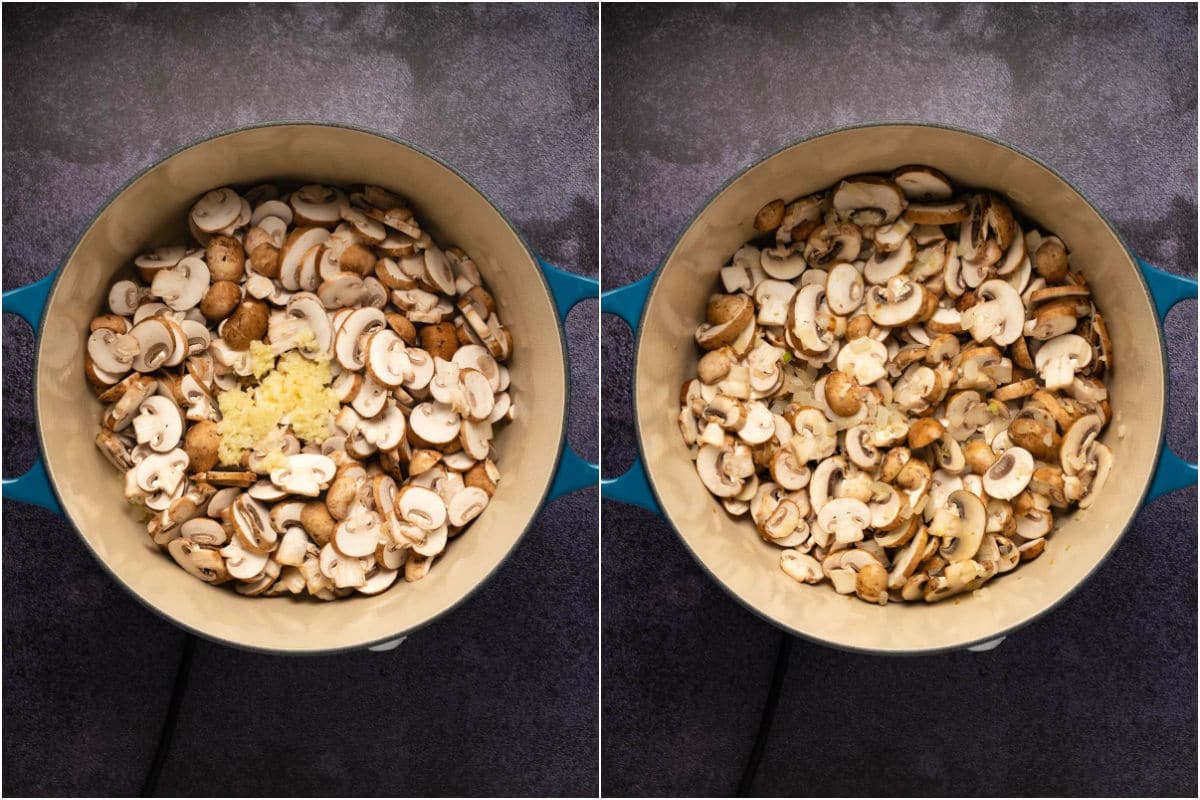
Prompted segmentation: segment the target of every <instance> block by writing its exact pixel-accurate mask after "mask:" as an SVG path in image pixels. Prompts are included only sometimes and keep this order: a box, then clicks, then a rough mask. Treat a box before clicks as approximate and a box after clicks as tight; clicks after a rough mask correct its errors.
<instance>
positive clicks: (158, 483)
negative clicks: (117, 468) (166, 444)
mask: <svg viewBox="0 0 1200 800" xmlns="http://www.w3.org/2000/svg"><path fill="white" fill-rule="evenodd" d="M134 463H135V464H136V466H135V467H134V468H133V469H132V470H130V472H131V473H132V474H133V475H134V481H135V485H136V486H137V487H138V488H139V489H141V490H142V491H143V492H147V493H152V492H161V493H163V494H165V495H175V494H177V493H180V489H181V488H182V487H183V486H184V484H185V483H186V476H185V470H186V469H187V465H188V456H187V453H185V452H184V451H182V450H172V451H170V452H168V453H161V454H159V453H152V454H149V455H147V456H145V457H144V458H142V459H141V460H140V461H138V460H135V461H134ZM164 508H165V506H164ZM155 510H157V511H161V510H162V509H155Z"/></svg>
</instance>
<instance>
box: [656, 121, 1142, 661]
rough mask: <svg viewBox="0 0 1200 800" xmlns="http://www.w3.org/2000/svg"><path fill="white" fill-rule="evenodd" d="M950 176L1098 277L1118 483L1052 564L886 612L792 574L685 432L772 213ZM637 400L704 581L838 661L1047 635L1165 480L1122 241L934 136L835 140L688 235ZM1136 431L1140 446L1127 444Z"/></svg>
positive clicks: (1109, 435) (1005, 154) (1019, 171)
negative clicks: (763, 223) (860, 189)
mask: <svg viewBox="0 0 1200 800" xmlns="http://www.w3.org/2000/svg"><path fill="white" fill-rule="evenodd" d="M909 163H921V164H929V165H932V166H935V167H937V168H938V169H940V170H942V171H943V172H945V173H946V174H947V175H949V176H950V177H951V178H952V179H953V180H955V181H956V182H957V183H959V184H961V185H967V186H979V187H986V188H990V189H994V190H996V191H1000V192H1003V193H1004V194H1006V195H1007V196H1008V197H1009V198H1010V200H1011V201H1012V203H1013V204H1014V206H1015V208H1016V209H1017V210H1018V211H1019V212H1020V213H1021V214H1022V215H1024V216H1025V217H1026V218H1029V219H1032V220H1034V221H1036V222H1038V223H1040V225H1041V226H1042V227H1043V228H1046V229H1049V230H1052V231H1053V232H1055V233H1057V234H1058V235H1059V236H1061V237H1062V238H1063V240H1064V241H1065V242H1066V244H1067V246H1068V248H1069V249H1070V251H1071V253H1072V258H1073V263H1074V264H1077V265H1078V266H1079V267H1081V268H1082V269H1083V271H1084V273H1085V275H1086V276H1087V278H1088V280H1089V282H1090V284H1091V287H1092V291H1093V292H1094V295H1095V298H1096V302H1097V303H1098V305H1099V307H1100V309H1101V310H1102V312H1103V314H1104V317H1105V319H1106V321H1107V322H1108V326H1109V330H1110V333H1111V336H1112V339H1113V342H1114V346H1115V351H1116V352H1115V363H1116V369H1115V372H1114V373H1113V375H1112V376H1111V377H1110V378H1109V388H1110V392H1111V404H1112V408H1113V410H1114V414H1115V421H1114V423H1113V424H1112V425H1111V426H1110V427H1109V428H1108V429H1107V430H1106V431H1105V434H1104V436H1103V437H1102V440H1103V441H1104V442H1105V443H1106V444H1107V445H1108V446H1109V447H1111V448H1112V449H1113V452H1114V454H1115V456H1116V468H1115V470H1114V473H1113V477H1112V479H1111V480H1110V481H1109V483H1108V486H1107V487H1106V490H1105V492H1104V494H1103V496H1102V497H1101V498H1100V499H1099V500H1098V501H1097V502H1096V504H1095V505H1094V506H1093V507H1092V508H1091V509H1090V510H1088V511H1085V512H1076V513H1074V514H1072V515H1070V516H1069V517H1067V518H1065V519H1063V520H1062V521H1060V523H1059V527H1058V530H1056V532H1055V533H1054V535H1053V536H1052V537H1051V538H1050V539H1049V541H1048V545H1047V547H1046V551H1045V553H1044V554H1043V555H1042V556H1041V557H1040V558H1039V559H1037V560H1036V561H1033V562H1030V563H1027V564H1023V565H1022V566H1021V567H1020V568H1019V569H1018V570H1017V571H1016V572H1015V573H1012V574H1009V575H1005V576H1002V577H1000V578H998V579H995V580H993V581H991V582H989V583H988V584H987V586H986V588H985V590H984V591H983V592H981V593H979V594H976V595H973V596H965V597H960V598H955V599H952V600H948V601H945V602H942V603H938V604H934V605H925V604H923V603H919V604H889V605H887V606H886V607H879V606H871V605H867V604H866V603H863V602H861V601H858V600H856V599H854V598H852V597H845V596H842V595H838V594H836V593H835V592H834V591H833V590H832V589H831V588H830V587H829V585H828V584H823V585H821V586H815V587H814V586H807V585H801V584H798V583H796V582H794V581H792V580H791V579H789V578H787V577H786V576H785V575H784V574H783V573H782V572H781V571H780V568H779V553H780V550H779V548H777V547H774V546H772V545H768V544H766V543H764V542H763V541H761V540H760V539H759V537H758V535H757V534H756V533H755V531H754V529H753V526H752V524H751V523H749V522H748V521H746V520H744V519H735V518H733V517H730V516H729V515H728V514H726V513H725V511H724V510H723V509H722V507H721V506H720V504H719V503H718V502H717V501H716V500H715V499H714V498H713V497H712V496H711V495H710V494H709V493H708V492H707V491H706V490H705V488H704V486H703V485H702V484H701V482H700V480H699V478H698V477H697V475H696V471H695V469H694V467H693V465H692V462H691V461H690V460H689V458H688V450H687V447H686V446H685V445H684V443H683V439H682V438H681V436H680V434H679V429H678V425H677V421H676V415H677V413H678V404H679V400H678V398H679V387H680V385H681V383H682V382H683V381H684V380H685V379H687V378H690V377H693V376H694V375H695V366H696V361H697V357H698V351H697V348H696V346H695V344H694V341H693V338H692V337H693V334H694V333H695V330H696V327H697V325H699V324H700V322H702V321H703V314H704V307H705V299H706V298H707V296H708V295H709V294H710V293H711V292H713V291H715V289H714V287H715V286H716V285H717V277H718V272H719V270H720V268H721V267H722V266H723V265H724V264H727V263H728V262H729V258H730V257H731V256H732V254H733V253H734V251H735V250H736V249H737V248H738V247H739V246H740V245H741V244H742V243H743V242H745V241H746V240H747V239H749V238H751V237H752V236H753V235H754V230H753V220H754V215H755V213H756V212H757V211H758V209H759V208H761V207H762V206H763V205H764V204H765V203H767V202H769V201H770V200H772V199H774V198H777V197H782V198H784V199H791V198H795V197H799V196H801V195H805V194H808V193H811V192H814V191H817V190H820V189H822V188H824V187H827V186H829V185H831V184H832V183H834V182H835V181H837V180H838V179H840V178H842V177H844V176H847V175H852V174H856V173H869V172H887V171H890V170H891V169H893V168H895V167H898V166H900V165H903V164H909ZM636 358H637V366H636V374H635V386H634V400H635V405H636V420H637V424H638V429H639V437H640V445H641V450H642V456H643V459H644V462H645V470H646V474H647V477H648V478H649V481H650V484H651V485H652V487H653V489H654V492H655V495H656V497H657V500H658V503H659V505H660V507H661V509H662V511H663V513H664V514H666V516H667V517H668V519H670V520H671V522H672V523H673V524H674V526H675V528H676V530H677V531H678V532H679V534H680V536H681V537H682V538H683V540H684V543H685V544H686V545H687V546H688V548H689V549H691V551H692V553H693V554H694V555H695V557H696V558H697V559H698V560H699V561H700V563H701V564H702V565H703V566H704V568H705V569H706V570H707V571H708V572H709V573H710V574H711V575H712V576H713V577H714V578H715V579H716V580H717V581H718V582H719V583H720V584H721V585H723V586H724V588H725V589H726V590H727V591H729V592H730V593H731V594H732V595H733V596H734V597H736V598H737V599H738V600H740V601H741V602H742V603H744V604H745V605H746V606H748V607H749V608H751V609H752V610H754V611H755V612H756V613H758V614H759V615H761V616H763V617H764V618H766V619H768V620H770V621H772V622H773V623H775V624H777V625H779V626H780V627H783V628H785V629H787V630H790V631H793V632H795V633H797V634H800V635H802V636H806V637H809V638H812V639H816V640H819V641H822V642H825V643H828V644H831V645H835V646H838V647H844V648H850V649H856V650H867V651H874V652H883V653H914V652H928V651H933V650H941V649H950V648H958V647H963V646H966V645H970V644H973V643H977V642H981V641H987V640H989V639H994V638H995V637H997V636H1000V635H1003V634H1004V633H1006V632H1008V631H1010V630H1012V629H1014V628H1016V627H1018V626H1020V625H1022V624H1024V623H1026V622H1029V621H1030V620H1032V619H1033V618H1034V617H1036V616H1038V615H1039V614H1041V613H1042V612H1044V611H1046V610H1048V609H1049V608H1051V607H1053V606H1054V605H1055V604H1057V603H1058V602H1059V601H1061V600H1062V599H1063V598H1064V597H1066V596H1067V595H1068V594H1069V593H1070V592H1071V591H1072V590H1073V589H1075V588H1076V587H1077V586H1078V585H1079V584H1080V583H1081V582H1082V581H1083V580H1084V579H1085V578H1086V577H1087V576H1088V575H1089V574H1090V573H1091V572H1092V571H1093V570H1094V569H1095V568H1096V567H1097V566H1098V565H1099V564H1100V563H1101V561H1102V560H1103V559H1104V558H1105V556H1106V555H1107V554H1108V553H1109V551H1110V550H1112V548H1113V547H1114V546H1115V545H1116V543H1117V542H1118V540H1119V539H1120V537H1121V535H1122V533H1123V532H1124V530H1125V528H1126V526H1127V525H1128V524H1129V522H1130V520H1131V519H1132V518H1133V515H1134V513H1135V512H1136V511H1137V508H1138V506H1139V505H1140V503H1141V501H1142V497H1143V495H1144V493H1145V491H1146V487H1147V485H1148V484H1149V482H1150V479H1151V476H1152V475H1153V472H1154V466H1155V462H1156V458H1157V456H1158V452H1159V447H1160V443H1161V440H1162V435H1163V409H1164V385H1165V384H1164V375H1165V369H1164V357H1163V348H1162V339H1161V335H1160V333H1159V328H1158V321H1157V318H1156V316H1155V309H1154V305H1153V303H1152V302H1151V300H1150V298H1149V296H1148V294H1147V291H1146V288H1145V284H1144V282H1143V281H1142V277H1141V275H1140V273H1139V271H1138V269H1137V267H1136V265H1135V264H1134V262H1133V259H1132V257H1131V256H1130V254H1129V251H1128V249H1127V248H1126V247H1125V246H1124V244H1123V243H1122V242H1121V240H1120V238H1119V237H1118V236H1117V234H1116V233H1115V232H1114V231H1113V230H1112V228H1111V227H1110V226H1109V225H1108V224H1107V223H1106V222H1105V220H1104V219H1103V218H1102V217H1101V215H1100V214H1099V213H1098V212H1097V211H1096V210H1095V209H1094V208H1093V207H1092V206H1091V205H1090V204H1089V203H1088V202H1087V201H1086V200H1085V199H1084V198H1083V197H1082V196H1081V195H1079V194H1078V193H1077V192H1076V191H1075V190H1074V189H1073V188H1072V187H1070V186H1069V185H1068V184H1067V183H1066V182H1065V181H1064V180H1062V179H1061V178H1059V177H1058V176H1057V175H1055V174H1054V173H1053V172H1052V171H1050V170H1049V169H1047V168H1046V167H1044V166H1042V165H1040V164H1039V163H1037V162H1036V161H1034V160H1033V159H1031V158H1028V157H1026V156H1024V155H1022V154H1020V153H1018V152H1016V151H1014V150H1012V149H1010V148H1008V147H1006V146H1004V145H1001V144H999V143H996V142H993V141H991V140H988V139H985V138H982V137H979V136H976V135H973V134H970V133H966V132H962V131H957V130H950V129H944V128H937V127H931V126H924V125H903V124H900V125H880V126H871V127H863V128H854V129H848V130H843V131H836V132H833V133H830V134H826V135H823V136H820V137H817V138H815V139H811V140H808V141H806V142H802V143H800V144H797V145H795V146H793V147H791V148H789V149H787V150H784V151H782V152H780V153H778V154H776V155H774V156H772V157H770V158H768V159H766V160H764V161H762V162H760V163H759V164H757V165H755V166H753V167H751V168H750V169H749V170H747V171H746V172H745V173H743V174H742V175H741V176H739V177H738V178H737V179H736V180H734V181H733V182H731V183H730V184H729V185H728V186H726V187H725V188H724V189H723V190H721V191H720V192H719V193H718V194H717V195H716V196H715V197H713V198H712V200H710V201H709V203H708V205H707V206H706V207H705V208H704V209H703V211H701V212H700V214H699V215H698V216H697V217H696V218H695V220H694V221H693V222H692V224H691V225H690V226H689V227H688V229H687V230H686V231H685V232H684V234H683V235H682V237H681V238H680V240H679V242H678V243H677V244H676V246H675V248H674V249H673V250H672V252H671V254H670V255H669V256H668V258H667V260H666V262H665V263H664V264H663V266H662V268H661V270H660V273H659V275H658V277H657V279H656V280H655V282H654V285H653V287H652V288H651V290H650V294H649V298H648V301H647V305H646V310H645V314H644V316H643V317H642V323H641V331H640V338H639V340H638V343H637V348H636ZM1122 429H1124V430H1125V431H1126V435H1125V436H1124V437H1123V438H1122V437H1119V436H1118V431H1121V430H1122Z"/></svg>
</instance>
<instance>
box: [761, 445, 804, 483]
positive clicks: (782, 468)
mask: <svg viewBox="0 0 1200 800" xmlns="http://www.w3.org/2000/svg"><path fill="white" fill-rule="evenodd" d="M770 471H771V478H772V479H773V480H774V481H775V482H776V483H777V484H779V485H780V486H781V487H783V488H784V489H786V490H787V491H789V492H794V491H798V490H800V489H803V488H804V487H805V486H808V482H809V480H810V479H811V478H812V471H811V470H810V469H809V468H808V466H807V465H805V464H802V463H800V462H799V461H798V460H797V458H796V455H795V453H793V452H792V451H790V450H785V449H782V448H781V449H779V450H778V451H777V452H776V453H775V456H774V457H773V458H772V459H771V470H770Z"/></svg>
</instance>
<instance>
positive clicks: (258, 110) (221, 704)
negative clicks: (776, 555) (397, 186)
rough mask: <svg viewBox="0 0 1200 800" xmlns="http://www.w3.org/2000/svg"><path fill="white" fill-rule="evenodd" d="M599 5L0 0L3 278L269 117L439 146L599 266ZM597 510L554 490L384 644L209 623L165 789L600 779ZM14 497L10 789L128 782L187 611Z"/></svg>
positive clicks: (585, 379)
mask: <svg viewBox="0 0 1200 800" xmlns="http://www.w3.org/2000/svg"><path fill="white" fill-rule="evenodd" d="M597 21H598V14H597V11H596V9H595V8H589V7H586V6H560V7H533V6H506V7H499V6H491V7H485V6H442V7H434V6H409V7H400V6H383V5H376V6H370V7H364V6H352V5H337V6H256V7H250V6H233V5H227V6H219V7H218V6H209V7H199V6H175V7H165V6H158V7H151V6H143V7H130V6H121V7H117V6H106V7H96V6H92V7H69V8H67V7H63V6H22V7H19V8H18V7H7V8H5V9H4V14H3V22H4V123H5V137H4V154H3V173H4V188H5V196H4V209H3V215H4V216H3V218H4V231H3V237H4V238H3V243H4V253H5V265H4V266H5V269H4V275H3V285H4V288H5V289H11V288H13V287H16V286H21V285H23V284H26V283H28V282H30V281H32V280H35V279H37V278H40V277H42V276H43V275H46V274H48V273H49V272H50V271H51V270H52V269H53V268H54V266H55V265H56V264H57V263H58V261H59V260H60V259H61V258H62V257H63V256H64V255H65V254H66V253H67V251H68V249H69V247H70V246H71V244H72V242H73V240H74V237H75V235H76V233H77V232H78V231H79V230H80V229H81V227H82V226H83V225H84V224H86V222H87V221H88V219H89V218H90V217H91V215H92V214H93V213H94V212H95V210H96V209H97V208H99V207H100V205H101V204H102V203H103V201H104V200H105V199H106V198H107V197H108V196H109V194H111V193H112V192H114V191H116V190H117V189H118V188H119V187H120V186H121V185H122V184H123V183H124V182H125V181H126V180H128V179H129V177H131V176H132V175H133V174H135V173H136V172H137V171H139V170H141V169H143V168H145V167H146V166H149V165H150V164H153V163H154V162H156V161H157V160H159V159H160V158H162V157H163V156H165V155H166V154H168V153H169V152H171V151H172V150H174V149H175V148H178V147H181V146H183V145H185V144H188V143H190V142H192V141H194V140H196V139H199V138H201V137H203V136H207V135H210V134H212V133H216V132H219V131H221V130H225V129H229V128H233V127H237V126H241V125H248V124H253V123H256V122H265V121H271V120H279V119H298V120H318V121H320V120H329V121H338V122H345V123H349V124H353V125H361V126H364V127H368V128H373V129H376V130H380V131H384V132H386V133H389V134H391V135H393V136H397V137H399V138H402V139H405V140H407V141H410V142H412V143H414V144H416V145H418V146H420V147H422V148H426V149H428V150H429V151H431V152H433V153H436V154H437V155H438V156H440V157H442V158H443V159H445V160H446V161H447V162H449V163H450V164H452V165H454V166H455V167H456V168H457V169H459V170H460V171H461V172H462V173H463V174H465V175H467V176H469V177H470V178H471V179H472V181H474V182H475V183H476V185H477V186H479V187H480V188H481V189H482V190H483V191H484V192H485V193H486V194H487V195H488V196H489V197H491V198H492V200H493V201H494V202H495V203H496V204H497V205H498V206H499V207H500V208H501V209H502V210H504V211H505V213H506V214H507V215H508V216H509V217H510V219H512V220H513V221H514V222H515V223H516V225H517V226H518V227H519V228H520V229H521V230H522V231H523V232H524V233H525V235H526V237H527V238H528V240H529V242H530V243H531V244H532V246H533V247H534V249H535V250H536V251H537V252H538V253H539V254H540V255H542V256H543V257H545V258H546V259H548V260H550V261H552V262H554V263H557V264H559V265H560V266H562V267H564V268H566V269H569V270H572V271H576V272H581V273H584V274H590V275H595V274H596V268H597V259H598V252H597V235H596V216H597V206H596V204H597V188H596V181H597V167H596V164H597V158H596V155H597V153H596V150H597V139H596V127H597V121H598V118H597V113H598V112H597V82H596V77H597V76H596V67H595V65H596V53H597V47H598V43H597V35H598V34H597ZM567 330H568V338H569V341H570V345H571V349H572V356H573V365H572V367H573V368H572V373H573V378H574V380H575V382H576V387H579V388H576V390H575V391H574V393H573V395H572V403H573V408H574V413H573V417H572V421H571V429H570V440H571V441H572V442H573V443H574V444H575V445H576V446H577V447H579V449H580V451H581V452H582V453H583V454H584V455H585V456H588V457H591V458H596V457H597V454H598V447H597V441H596V440H597V436H596V427H597V426H596V414H595V411H594V410H593V409H595V407H596V388H595V387H596V385H597V373H596V366H595V361H596V352H597V350H596V349H597V337H596V310H595V303H591V304H588V305H585V306H584V307H581V308H580V309H577V310H576V312H575V313H574V314H572V316H571V318H570V320H569V321H568V325H567ZM3 332H4V364H5V367H6V368H7V369H6V373H5V380H4V401H5V403H4V434H5V444H6V446H5V448H4V454H3V460H4V474H5V475H6V476H11V475H15V474H18V473H19V472H21V471H22V470H23V469H25V468H26V467H27V466H28V464H29V463H30V462H31V460H32V458H33V453H34V449H35V445H34V441H35V437H34V430H33V420H32V416H31V413H30V403H31V397H30V387H31V385H32V376H31V364H30V362H31V359H32V337H31V336H30V334H29V331H28V328H27V327H26V326H24V324H23V323H21V322H20V321H18V320H16V319H14V318H11V317H5V319H4V329H3ZM595 510H596V493H595V491H594V490H591V491H588V492H582V493H579V494H577V495H575V496H572V497H569V498H563V499H560V500H558V501H555V502H554V503H552V504H551V505H549V506H548V507H547V510H546V511H545V512H544V513H542V514H541V515H539V517H538V518H537V520H536V522H535V524H534V526H533V528H532V529H531V531H530V532H529V535H528V537H527V538H526V540H525V541H524V542H523V543H522V545H521V546H520V547H519V548H518V550H517V551H516V552H515V553H514V554H513V556H512V558H511V559H510V561H509V562H508V564H507V565H506V566H505V567H504V568H503V569H502V570H500V571H499V572H498V573H497V574H496V576H495V577H494V579H493V581H492V582H491V583H490V585H489V586H488V587H486V588H485V589H484V590H483V591H481V592H480V593H479V594H478V595H477V596H476V597H475V598H473V599H472V600H471V601H470V602H469V603H467V604H465V605H464V606H463V607H462V608H460V609H459V610H457V611H456V612H455V613H453V614H451V615H449V616H448V617H447V618H446V619H445V620H443V621H441V622H439V623H438V624H437V625H435V626H432V627H430V628H427V629H425V630H422V631H421V632H419V633H418V634H417V635H415V636H414V637H412V639H411V640H410V641H409V642H407V643H405V644H404V645H403V646H402V647H401V649H400V650H397V651H395V652H393V653H391V654H382V655H376V654H366V653H364V654H357V655H349V656H344V657H338V658H326V659H314V660H300V659H276V658H269V657H264V656H258V655H252V654H247V653H241V652H235V651H232V650H229V649H225V648H221V647H216V646H213V645H210V644H207V643H200V644H198V645H197V647H196V658H195V664H194V666H193V668H192V670H191V680H190V682H189V684H188V690H187V692H186V693H185V694H184V696H183V698H182V702H181V705H180V714H179V729H178V730H177V731H176V732H175V736H174V740H173V742H174V745H173V747H171V748H170V750H169V752H168V753H167V757H166V760H165V762H164V763H163V768H162V773H161V778H160V780H159V783H158V787H157V790H158V791H159V792H161V793H185V794H218V795H221V794H231V793H238V792H249V793H271V794H292V795H296V794H303V795H307V794H311V793H313V792H321V793H325V794H343V795H344V794H358V795H368V794H371V795H374V794H384V795H386V794H408V793H415V794H442V793H452V794H453V793H457V794H527V793H536V794H594V793H595V791H596V786H597V782H596V763H597V758H598V755H597V741H596V731H597V714H598V709H597V705H598V700H597V691H596V670H597V667H596V657H597V644H596V628H595V620H596V615H597V588H596V580H595V553H596V550H597V547H598V540H597V532H596V526H595ZM4 522H5V528H6V530H5V534H6V535H5V537H4V582H5V601H6V602H5V604H4V632H5V634H6V645H7V646H6V648H5V651H4V724H5V733H6V734H8V735H6V736H5V743H4V767H5V770H4V787H3V788H4V791H5V793H6V794H50V793H54V794H88V793H93V794H94V793H100V794H112V793H125V794H128V793H136V792H138V791H139V790H140V789H141V787H142V783H143V780H144V778H145V776H146V774H147V772H148V770H149V768H150V764H151V761H152V757H153V754H154V749H155V745H156V743H157V740H158V735H159V731H160V730H161V728H162V725H163V719H164V714H165V710H166V707H167V703H168V697H169V694H170V690H171V686H172V682H173V679H174V676H175V671H176V667H177V664H178V660H179V657H180V649H181V642H182V641H183V639H182V635H181V634H180V633H178V632H177V631H176V629H175V628H173V627H172V626H170V625H169V624H167V623H165V622H163V621H161V620H159V619H158V618H157V617H154V616H153V615H151V614H150V613H149V612H146V611H145V610H143V609H142V608H141V607H140V606H138V605H137V604H136V603H135V602H133V601H132V600H131V599H128V598H127V596H126V595H125V593H124V592H122V591H121V589H120V588H118V587H117V585H116V584H115V583H113V581H112V580H111V579H110V578H108V576H106V575H105V574H104V573H103V572H102V570H101V569H100V568H99V567H98V566H97V565H96V564H95V563H94V562H93V560H92V559H91V557H90V555H88V554H87V552H86V550H85V548H84V547H83V545H82V544H81V543H80V542H79V541H78V539H77V537H76V536H75V535H74V533H73V532H72V531H71V529H70V527H69V526H68V525H67V524H66V523H65V522H63V521H62V520H60V519H58V518H56V517H54V516H53V515H51V514H49V513H46V512H42V511H40V510H36V509H30V508H28V507H26V506H22V505H21V504H18V503H15V502H12V501H8V500H6V501H5V502H4ZM217 681H219V687H218V684H217ZM217 732H219V733H217ZM214 733H217V739H216V741H219V742H220V744H219V745H216V747H217V750H219V752H221V753H222V759H221V762H220V766H219V767H217V766H215V764H214V762H213V761H212V759H211V757H210V754H211V753H213V752H216V750H214V744H213V742H214V739H213V735H214ZM201 753H203V754H205V756H204V757H203V758H197V754H201ZM63 764H67V765H68V766H67V767H63V766H62V765H63Z"/></svg>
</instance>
